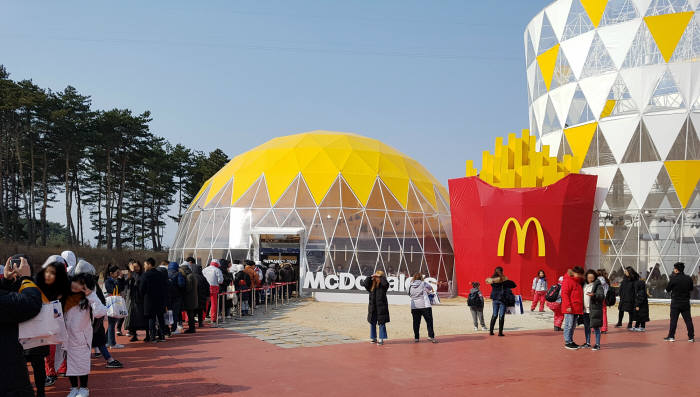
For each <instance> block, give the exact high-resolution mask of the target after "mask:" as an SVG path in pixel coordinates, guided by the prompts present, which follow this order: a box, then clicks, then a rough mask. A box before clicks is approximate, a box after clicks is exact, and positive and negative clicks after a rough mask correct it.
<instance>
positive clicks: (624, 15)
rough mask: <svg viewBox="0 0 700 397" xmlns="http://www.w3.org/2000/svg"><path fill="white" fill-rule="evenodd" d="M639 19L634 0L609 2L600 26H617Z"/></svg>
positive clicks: (610, 0)
mask: <svg viewBox="0 0 700 397" xmlns="http://www.w3.org/2000/svg"><path fill="white" fill-rule="evenodd" d="M638 17H639V13H637V9H636V8H635V6H634V2H633V0H609V1H608V5H607V6H606V8H605V12H604V13H603V20H602V21H601V23H600V26H601V27H602V26H607V25H616V24H619V23H622V22H625V21H629V20H632V19H635V18H638Z"/></svg>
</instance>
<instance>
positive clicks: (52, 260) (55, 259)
mask: <svg viewBox="0 0 700 397" xmlns="http://www.w3.org/2000/svg"><path fill="white" fill-rule="evenodd" d="M56 262H58V263H63V266H66V260H65V259H63V257H62V256H61V255H51V256H50V257H48V258H46V261H45V262H44V264H43V265H41V268H42V269H46V268H47V267H48V266H49V265H50V264H52V263H56Z"/></svg>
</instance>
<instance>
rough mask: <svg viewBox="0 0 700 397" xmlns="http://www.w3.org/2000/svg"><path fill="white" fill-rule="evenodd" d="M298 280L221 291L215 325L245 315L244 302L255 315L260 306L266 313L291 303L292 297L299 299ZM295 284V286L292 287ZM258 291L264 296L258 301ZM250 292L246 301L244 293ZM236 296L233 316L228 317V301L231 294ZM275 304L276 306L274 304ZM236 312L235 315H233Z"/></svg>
mask: <svg viewBox="0 0 700 397" xmlns="http://www.w3.org/2000/svg"><path fill="white" fill-rule="evenodd" d="M296 285H297V282H296V281H293V282H283V283H272V284H266V285H263V286H260V287H254V288H247V289H243V290H238V291H226V292H220V293H219V294H218V297H217V305H218V307H217V316H216V321H215V322H214V324H213V326H215V327H219V326H220V324H223V323H227V322H228V321H229V319H233V320H236V319H238V320H240V319H241V318H243V317H244V316H245V314H244V313H243V306H244V303H247V306H248V307H249V310H248V311H249V315H251V316H252V315H254V314H255V311H256V309H257V310H259V309H258V306H259V305H260V307H261V308H262V310H263V312H264V313H268V311H269V310H270V309H271V308H274V309H277V308H278V307H280V306H286V305H288V304H289V303H290V301H291V299H292V297H294V300H295V301H296V300H299V292H298V291H297V289H296ZM292 286H294V287H292ZM258 292H261V293H262V295H263V297H262V298H261V299H260V301H261V303H260V304H259V303H258ZM246 293H249V294H250V295H249V299H246V300H245V301H244V299H243V296H244V294H246ZM232 295H233V296H235V297H236V299H235V300H236V302H235V303H234V305H233V307H232V308H231V317H230V318H228V317H226V301H227V300H228V297H229V296H232ZM273 305H274V306H273ZM234 313H235V316H234V315H233V314H234Z"/></svg>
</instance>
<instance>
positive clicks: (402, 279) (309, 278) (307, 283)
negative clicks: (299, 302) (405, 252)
mask: <svg viewBox="0 0 700 397" xmlns="http://www.w3.org/2000/svg"><path fill="white" fill-rule="evenodd" d="M366 278H367V276H357V277H355V276H354V275H353V274H351V273H338V274H328V275H326V276H324V275H323V273H321V272H316V273H311V272H307V273H306V277H304V284H303V288H304V289H312V290H331V291H334V290H338V291H351V290H359V291H365V287H363V286H362V283H363V282H364V281H365V279H366ZM387 281H389V292H406V291H408V286H409V285H410V284H411V281H412V279H411V278H410V277H408V278H407V277H406V276H405V275H404V274H401V275H399V276H398V277H387ZM425 281H426V282H427V283H428V284H430V285H431V286H432V287H433V289H434V290H437V279H435V278H433V277H426V278H425Z"/></svg>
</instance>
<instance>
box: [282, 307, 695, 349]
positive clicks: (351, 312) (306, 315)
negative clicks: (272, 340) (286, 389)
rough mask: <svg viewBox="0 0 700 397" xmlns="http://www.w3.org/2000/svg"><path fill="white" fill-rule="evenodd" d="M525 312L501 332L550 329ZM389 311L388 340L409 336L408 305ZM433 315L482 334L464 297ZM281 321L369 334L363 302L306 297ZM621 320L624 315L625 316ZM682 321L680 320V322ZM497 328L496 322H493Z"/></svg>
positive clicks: (438, 324)
mask: <svg viewBox="0 0 700 397" xmlns="http://www.w3.org/2000/svg"><path fill="white" fill-rule="evenodd" d="M523 306H524V307H525V311H526V313H525V314H524V315H507V316H506V322H505V331H520V330H534V329H551V328H552V327H553V314H552V311H551V310H549V309H547V308H546V307H545V312H544V313H540V312H537V311H535V312H530V302H527V301H526V302H523ZM609 309H612V310H610V311H609V313H610V316H609V318H608V323H609V324H610V326H611V327H612V326H613V325H614V324H615V321H617V314H618V311H617V307H616V306H614V307H611V308H609ZM649 309H650V318H651V320H652V321H655V320H656V321H658V320H662V321H667V319H668V313H669V307H668V305H663V304H651V305H650V308H649ZM698 309H700V307H699V306H698V305H695V306H694V307H693V310H694V311H695V312H696V313H697V310H698ZM389 313H390V315H391V322H390V323H389V324H387V333H388V334H389V338H390V339H403V338H412V337H413V329H412V318H411V311H410V309H409V307H408V306H403V305H390V307H389ZM491 313H492V310H491V302H490V301H488V300H487V302H486V305H485V308H484V319H485V321H486V326H487V327H488V325H489V319H490V316H491ZM433 317H434V319H435V334H436V336H438V337H439V336H440V335H456V334H470V333H474V332H479V333H483V332H485V331H474V325H473V323H472V318H471V314H470V312H469V307H468V306H467V300H466V299H465V298H461V297H459V298H454V299H444V300H443V301H442V304H440V305H439V306H434V307H433ZM280 320H281V321H282V322H289V323H293V324H296V325H301V326H304V327H310V328H316V329H321V330H325V331H330V332H335V333H338V334H341V335H346V336H349V337H352V338H356V339H367V338H368V337H369V326H368V324H367V305H366V304H355V303H329V302H315V301H311V300H308V301H307V303H306V304H305V305H301V306H299V307H297V308H295V309H292V310H290V311H288V312H286V315H285V316H283V317H282V318H280ZM624 321H625V322H626V321H627V317H626V316H625V320H624ZM681 322H682V321H681ZM496 327H498V324H497V325H496ZM426 333H427V331H426V329H425V324H423V325H422V328H421V335H422V336H423V335H425V336H427V335H426Z"/></svg>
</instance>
